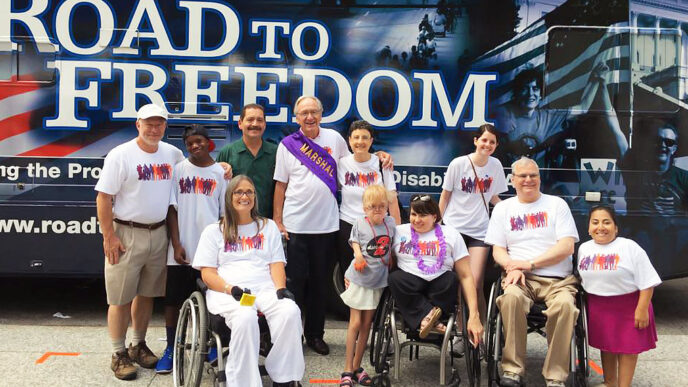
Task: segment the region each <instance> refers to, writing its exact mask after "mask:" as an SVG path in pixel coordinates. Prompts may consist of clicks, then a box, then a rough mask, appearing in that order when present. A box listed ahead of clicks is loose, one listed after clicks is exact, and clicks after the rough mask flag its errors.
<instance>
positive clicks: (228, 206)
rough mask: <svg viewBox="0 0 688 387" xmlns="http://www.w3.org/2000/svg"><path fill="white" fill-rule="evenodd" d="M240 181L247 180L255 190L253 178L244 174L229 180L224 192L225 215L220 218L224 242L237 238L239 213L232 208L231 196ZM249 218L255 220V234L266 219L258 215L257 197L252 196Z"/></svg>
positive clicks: (232, 241) (231, 241) (230, 241)
mask: <svg viewBox="0 0 688 387" xmlns="http://www.w3.org/2000/svg"><path fill="white" fill-rule="evenodd" d="M242 181H248V182H249V183H251V186H252V187H253V192H255V191H256V185H255V184H253V180H251V178H250V177H248V176H246V175H237V176H234V178H233V179H232V180H230V182H229V184H228V185H227V192H226V193H225V216H224V218H222V219H221V220H220V224H221V225H222V236H223V237H224V240H225V243H230V244H231V243H235V242H236V241H237V239H238V238H239V224H238V223H237V221H238V219H239V214H238V213H237V212H236V210H235V209H234V206H233V204H232V196H233V195H234V190H235V189H236V187H237V186H238V185H239V183H241V182H242ZM251 219H252V220H253V221H254V222H256V226H257V228H258V230H257V231H256V235H258V233H259V232H260V230H262V229H263V227H264V226H265V223H267V220H266V219H265V218H263V217H262V216H260V215H258V197H257V196H254V197H253V208H251Z"/></svg>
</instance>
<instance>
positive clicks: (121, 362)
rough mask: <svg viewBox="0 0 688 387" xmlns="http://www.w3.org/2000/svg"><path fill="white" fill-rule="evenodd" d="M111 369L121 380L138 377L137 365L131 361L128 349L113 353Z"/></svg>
mask: <svg viewBox="0 0 688 387" xmlns="http://www.w3.org/2000/svg"><path fill="white" fill-rule="evenodd" d="M110 369H111V370H112V371H113V372H114V373H115V377H116V378H117V379H121V380H134V379H136V370H137V367H136V366H135V365H134V363H133V362H132V361H131V358H130V357H129V353H128V352H127V350H126V349H125V350H122V351H119V352H115V353H113V354H112V362H111V363H110Z"/></svg>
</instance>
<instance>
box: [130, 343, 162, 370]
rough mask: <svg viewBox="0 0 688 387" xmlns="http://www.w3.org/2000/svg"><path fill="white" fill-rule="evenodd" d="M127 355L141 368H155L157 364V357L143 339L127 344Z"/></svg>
mask: <svg viewBox="0 0 688 387" xmlns="http://www.w3.org/2000/svg"><path fill="white" fill-rule="evenodd" d="M129 357H130V358H131V360H133V361H135V362H137V363H138V364H139V365H140V366H141V367H143V368H148V369H151V368H155V366H156V364H158V357H157V356H155V355H154V354H153V351H151V350H150V348H148V346H147V345H146V342H145V341H142V342H140V343H138V344H136V345H134V346H132V345H131V344H129Z"/></svg>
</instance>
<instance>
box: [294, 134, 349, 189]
mask: <svg viewBox="0 0 688 387" xmlns="http://www.w3.org/2000/svg"><path fill="white" fill-rule="evenodd" d="M282 144H284V146H285V147H286V148H287V150H288V151H289V152H291V154H293V155H294V157H296V159H297V160H299V161H300V162H301V164H303V165H305V166H306V168H308V170H309V171H311V172H313V174H314V175H315V176H317V177H318V178H319V179H320V180H322V182H323V183H325V185H326V186H327V188H329V189H330V191H331V192H332V195H334V196H335V197H336V196H337V162H336V161H335V160H334V158H332V156H330V154H329V153H327V151H326V150H325V149H323V148H322V147H321V146H320V145H318V144H316V143H314V142H313V141H312V140H311V139H310V138H308V137H306V136H304V134H303V133H302V132H301V131H300V130H299V131H297V132H295V133H292V134H291V135H289V136H287V137H285V138H283V139H282Z"/></svg>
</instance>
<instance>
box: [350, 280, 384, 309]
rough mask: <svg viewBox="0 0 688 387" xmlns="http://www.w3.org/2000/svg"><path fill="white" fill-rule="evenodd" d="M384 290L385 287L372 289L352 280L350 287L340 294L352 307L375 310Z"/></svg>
mask: <svg viewBox="0 0 688 387" xmlns="http://www.w3.org/2000/svg"><path fill="white" fill-rule="evenodd" d="M383 290H384V288H379V289H370V288H366V287H364V286H360V285H356V284H355V283H353V282H350V283H349V288H348V289H346V290H345V291H344V293H342V294H341V295H340V296H341V297H342V301H344V303H345V304H346V305H347V306H349V307H350V308H352V309H358V310H375V309H376V308H377V304H378V303H379V302H380V297H382V291H383Z"/></svg>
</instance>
